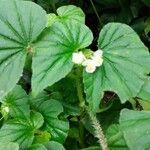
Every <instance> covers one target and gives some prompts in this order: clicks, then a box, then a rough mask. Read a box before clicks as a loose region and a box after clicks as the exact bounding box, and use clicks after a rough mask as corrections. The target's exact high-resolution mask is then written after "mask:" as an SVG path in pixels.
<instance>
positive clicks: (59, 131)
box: [30, 93, 69, 142]
mask: <svg viewBox="0 0 150 150" xmlns="http://www.w3.org/2000/svg"><path fill="white" fill-rule="evenodd" d="M42 97H43V98H42ZM47 98H48V97H47V95H46V94H45V96H44V93H42V96H40V94H39V95H38V96H37V98H33V100H32V99H31V100H30V102H31V104H32V106H34V107H35V108H36V109H37V110H38V111H39V112H40V113H41V114H42V115H43V117H44V126H45V130H47V131H48V132H49V133H50V134H51V136H52V137H51V139H52V140H55V141H58V142H64V140H65V138H66V137H67V135H68V130H69V124H68V122H67V121H64V120H60V119H58V115H59V114H60V113H62V112H63V107H62V105H61V103H60V102H58V101H56V100H53V99H50V98H49V100H47ZM36 100H37V101H36Z"/></svg>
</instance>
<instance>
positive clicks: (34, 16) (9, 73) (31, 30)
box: [0, 0, 47, 99]
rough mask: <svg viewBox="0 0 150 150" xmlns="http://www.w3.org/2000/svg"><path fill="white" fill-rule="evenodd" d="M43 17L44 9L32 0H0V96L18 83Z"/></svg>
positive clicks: (44, 23)
mask: <svg viewBox="0 0 150 150" xmlns="http://www.w3.org/2000/svg"><path fill="white" fill-rule="evenodd" d="M8 10H9V11H8ZM46 19H47V18H46V12H45V11H44V10H43V9H42V8H41V7H39V6H38V5H36V4H35V3H33V2H28V1H18V0H1V1H0V83H1V84H0V99H2V98H3V97H4V96H6V95H7V93H8V92H10V91H11V90H12V89H13V88H14V87H15V85H16V83H17V82H18V80H19V78H20V76H21V75H22V72H23V67H24V64H25V59H26V55H27V53H28V52H29V51H30V50H31V49H32V48H31V43H32V42H33V41H34V40H35V39H36V38H37V36H38V35H39V34H40V33H41V31H42V30H43V29H44V28H45V26H46ZM8 81H9V82H8Z"/></svg>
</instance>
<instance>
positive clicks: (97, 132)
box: [88, 110, 109, 150]
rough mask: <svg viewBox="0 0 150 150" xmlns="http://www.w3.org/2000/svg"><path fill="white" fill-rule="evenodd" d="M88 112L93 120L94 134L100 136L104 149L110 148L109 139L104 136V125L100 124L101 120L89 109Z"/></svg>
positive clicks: (100, 142) (99, 139)
mask: <svg viewBox="0 0 150 150" xmlns="http://www.w3.org/2000/svg"><path fill="white" fill-rule="evenodd" d="M88 114H89V117H90V119H91V122H92V126H93V128H94V135H95V137H96V138H98V142H99V144H100V146H101V148H102V150H109V147H108V144H107V140H106V138H105V136H104V133H103V130H102V127H101V125H100V122H99V121H98V120H97V118H96V115H95V114H94V113H93V112H91V111H89V110H88Z"/></svg>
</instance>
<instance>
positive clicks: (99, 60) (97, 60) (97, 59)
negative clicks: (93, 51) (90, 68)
mask: <svg viewBox="0 0 150 150" xmlns="http://www.w3.org/2000/svg"><path fill="white" fill-rule="evenodd" d="M92 60H93V61H94V62H95V66H96V67H100V66H101V65H102V64H103V58H101V57H94V56H93V57H92Z"/></svg>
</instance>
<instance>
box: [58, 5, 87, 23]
mask: <svg viewBox="0 0 150 150" xmlns="http://www.w3.org/2000/svg"><path fill="white" fill-rule="evenodd" d="M57 13H58V15H59V18H60V19H63V20H70V19H73V20H74V21H75V20H76V21H78V22H80V23H83V24H84V23H85V15H84V12H83V11H82V9H81V8H79V7H76V6H74V5H67V6H62V7H59V8H58V9H57Z"/></svg>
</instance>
